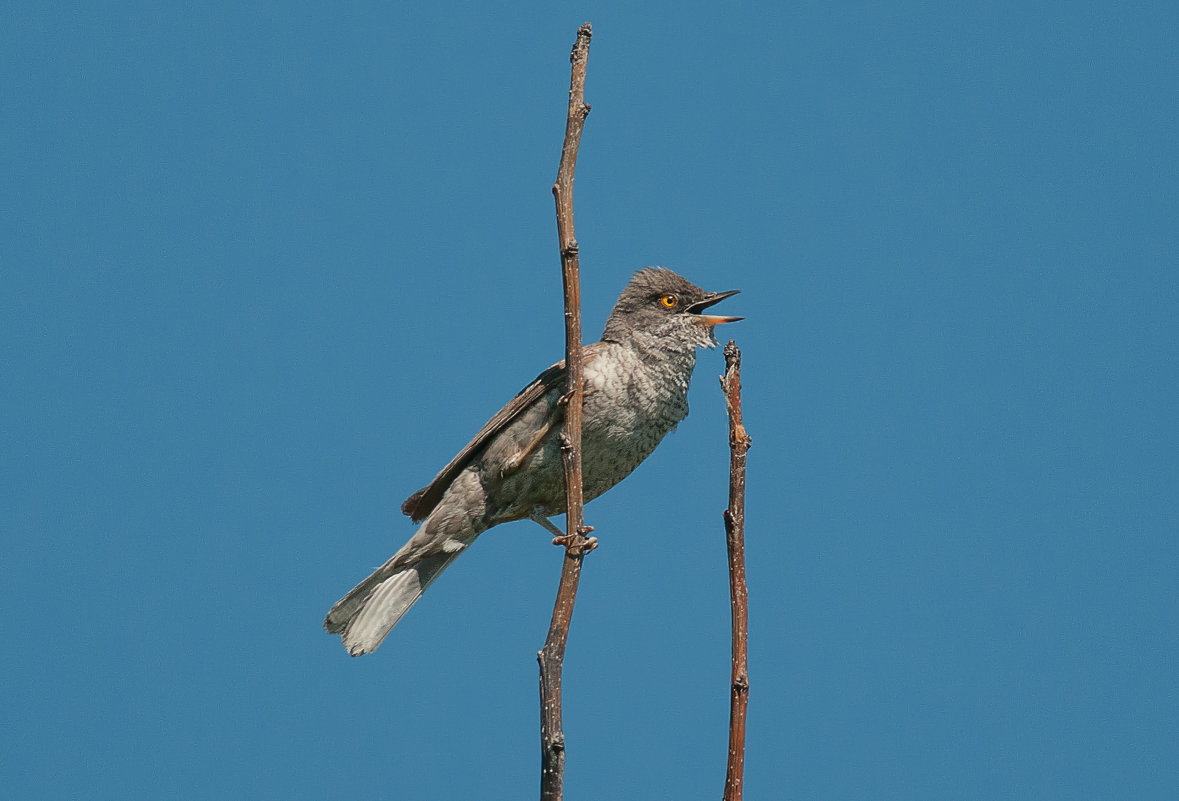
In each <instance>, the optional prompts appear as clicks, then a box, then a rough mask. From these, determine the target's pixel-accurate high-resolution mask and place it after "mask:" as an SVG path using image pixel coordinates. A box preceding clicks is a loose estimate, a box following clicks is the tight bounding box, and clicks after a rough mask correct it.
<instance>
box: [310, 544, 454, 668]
mask: <svg viewBox="0 0 1179 801" xmlns="http://www.w3.org/2000/svg"><path fill="white" fill-rule="evenodd" d="M463 550H464V549H462V548H460V549H458V550H456V551H453V552H442V553H433V554H430V555H428V556H424V557H422V558H421V559H418V560H415V561H413V562H410V563H408V564H407V563H405V559H404V558H401V559H399V557H401V554H400V553H398V554H396V555H394V556H393V558H392V559H390V560H389V561H388V562H386V563H385V564H383V565H381V566H380V567H379V568H377V569H376V570H375V571H373V574H372V575H371V576H369V577H368V578H366V579H365V580H364V581H362V582H360V583H359V584H357V585H356V586H355V587H354V588H352V591H351V592H349V593H348V594H347V595H345V596H344V597H343V598H341V599H340V600H339V601H337V602H336V605H335V606H333V607H332V608H331V611H330V612H328V614H327V618H325V619H324V621H323V627H324V628H325V629H327V630H328V631H329V632H331V633H332V634H339V635H340V638H341V639H342V640H343V641H344V647H345V648H346V649H348V653H349V654H351V655H352V656H360V655H362V654H371V653H372V652H373V651H375V650H377V648H379V647H380V645H381V643H382V642H384V640H385V637H387V636H388V635H389V632H390V631H392V630H393V627H394V626H396V625H397V621H399V620H401V618H402V616H403V615H404V614H405V613H406V612H408V611H409V608H410V607H411V606H413V605H414V603H416V602H417V600H418V599H419V598H421V597H422V593H424V592H425V591H426V588H427V587H429V586H430V584H431V582H433V581H434V579H436V578H438V576H439V575H440V574H441V573H442V571H443V570H445V569H446V568H447V566H448V565H450V563H451V562H453V561H454V560H455V558H457V557H458V555H459V554H461V553H462V552H463ZM399 561H400V562H401V564H399V563H398V562H399Z"/></svg>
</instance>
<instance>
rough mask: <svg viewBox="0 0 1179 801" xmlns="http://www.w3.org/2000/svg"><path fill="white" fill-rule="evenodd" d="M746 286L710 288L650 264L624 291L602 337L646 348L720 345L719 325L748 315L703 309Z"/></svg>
mask: <svg viewBox="0 0 1179 801" xmlns="http://www.w3.org/2000/svg"><path fill="white" fill-rule="evenodd" d="M740 291H741V290H739V289H733V290H730V291H728V292H706V291H704V290H703V289H701V288H700V287H698V286H696V285H695V284H693V283H692V282H691V281H689V280H688V279H687V278H684V277H683V276H682V275H679V274H678V273H675V272H672V271H671V270H669V269H667V268H666V267H644V268H643V269H641V270H639V271H638V272H637V273H635V274H634V276H633V277H632V278H631V279H630V283H629V284H627V285H626V289H624V290H622V294H621V295H619V296H618V301H617V302H616V303H615V304H614V310H613V311H612V312H610V317H609V319H607V320H606V330H605V331H604V332H603V333H602V340H603V341H605V342H617V343H619V344H623V345H632V346H635V347H639V348H642V349H660V350H674V351H690V350H693V349H695V348H714V347H716V336H715V335H714V334H713V329H714V328H715V327H716V326H717V325H719V324H720V323H733V322H736V321H737V320H741V319H743V318H741V317H719V316H716V315H712V314H704V313H703V312H704V310H705V309H707V308H709V307H710V306H712V305H714V304H716V303H720V302H721V301H722V300H724V299H725V298H727V297H730V296H732V295H736V294H737V293H738V292H740Z"/></svg>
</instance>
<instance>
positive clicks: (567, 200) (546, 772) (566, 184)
mask: <svg viewBox="0 0 1179 801" xmlns="http://www.w3.org/2000/svg"><path fill="white" fill-rule="evenodd" d="M591 36H593V29H592V28H591V27H590V24H589V23H588V22H587V23H585V24H583V25H582V26H581V27H580V28H579V29H578V31H577V40H576V41H575V42H574V44H573V52H572V53H570V55H569V60H570V61H571V62H572V64H573V67H572V71H571V77H570V80H569V113H568V117H567V119H566V122H565V142H564V145H563V146H562V148H561V164H560V167H559V168H558V169H557V181H556V183H554V184H553V199H554V200H555V201H556V205H557V239H558V244H559V245H560V248H561V274H562V277H563V280H564V285H565V374H566V379H567V383H566V385H565V386H566V390H565V395H564V397H563V398H562V402H564V403H566V409H565V427H564V429H563V430H562V433H561V462H562V465H563V467H564V471H565V503H566V516H565V522H566V529H565V531H566V534H565V536H564V537H557V538H556V539H554V540H553V542H554V544H557V545H564V546H565V558H564V560H563V562H562V568H561V584H560V586H559V587H558V589H557V600H556V603H555V604H554V605H553V618H552V622H551V623H550V624H549V634H548V638H547V639H546V640H545V644H544V648H542V649H541V650H540V652H539V653H537V655H536V659H537V661H538V662H539V663H540V741H541V742H540V745H541V770H540V797H541V801H561V799H562V798H563V797H564V779H565V733H564V730H563V728H562V726H561V671H562V668H563V667H564V661H565V644H566V642H567V641H568V639H569V622H570V620H571V618H572V617H573V603H574V601H575V600H576V598H577V585H578V582H579V581H580V580H581V560H582V558H583V557H584V556H585V554H586V553H588V552H589V551H591V550H593V548H594V546H595V545H596V543H597V541H596V540H595V539H593V538H587V537H586V536H585V535H586V534H588V533H589V532H590V531H591V530H592V529H591V528H589V527H588V526H586V525H585V523H584V520H583V517H582V506H583V503H584V498H583V495H582V486H581V416H582V364H581V281H580V273H579V270H580V263H579V259H578V253H577V238H576V236H575V235H574V232H573V175H574V172H575V171H576V169H577V149H578V147H579V146H580V145H581V131H582V129H583V128H584V127H585V118H586V116H587V115H589V111H590V107H589V106H588V105H586V103H585V73H586V66H587V62H588V61H589V45H590V37H591Z"/></svg>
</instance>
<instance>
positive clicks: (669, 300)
mask: <svg viewBox="0 0 1179 801" xmlns="http://www.w3.org/2000/svg"><path fill="white" fill-rule="evenodd" d="M679 302H680V299H679V298H677V297H676V296H675V295H664V296H662V297H661V298H659V303H660V304H661V305H662V306H663V308H665V309H674V308H675V307H676V305H677V304H679Z"/></svg>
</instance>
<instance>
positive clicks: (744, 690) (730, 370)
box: [720, 340, 752, 801]
mask: <svg viewBox="0 0 1179 801" xmlns="http://www.w3.org/2000/svg"><path fill="white" fill-rule="evenodd" d="M720 382H721V390H722V391H723V392H724V393H725V406H727V407H728V410H729V454H730V455H729V508H728V509H726V510H725V515H724V517H725V539H726V541H727V542H728V549H729V595H730V598H731V600H732V607H733V671H732V695H731V696H730V701H729V763H728V770H727V771H726V774H725V794H724V801H741V799H742V795H743V793H744V782H745V714H746V711H747V708H748V705H749V661H748V652H747V640H748V635H749V590H748V588H747V587H746V585H745V452H746V451H748V450H749V446H750V445H751V444H752V440H750V438H749V435H748V434H747V433H745V423H744V422H743V421H742V419H741V350H740V349H739V348H738V347H737V345H736V343H734V342H733V341H732V340H729V344H727V345H725V374H724V376H722V377H721V380H720Z"/></svg>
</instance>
